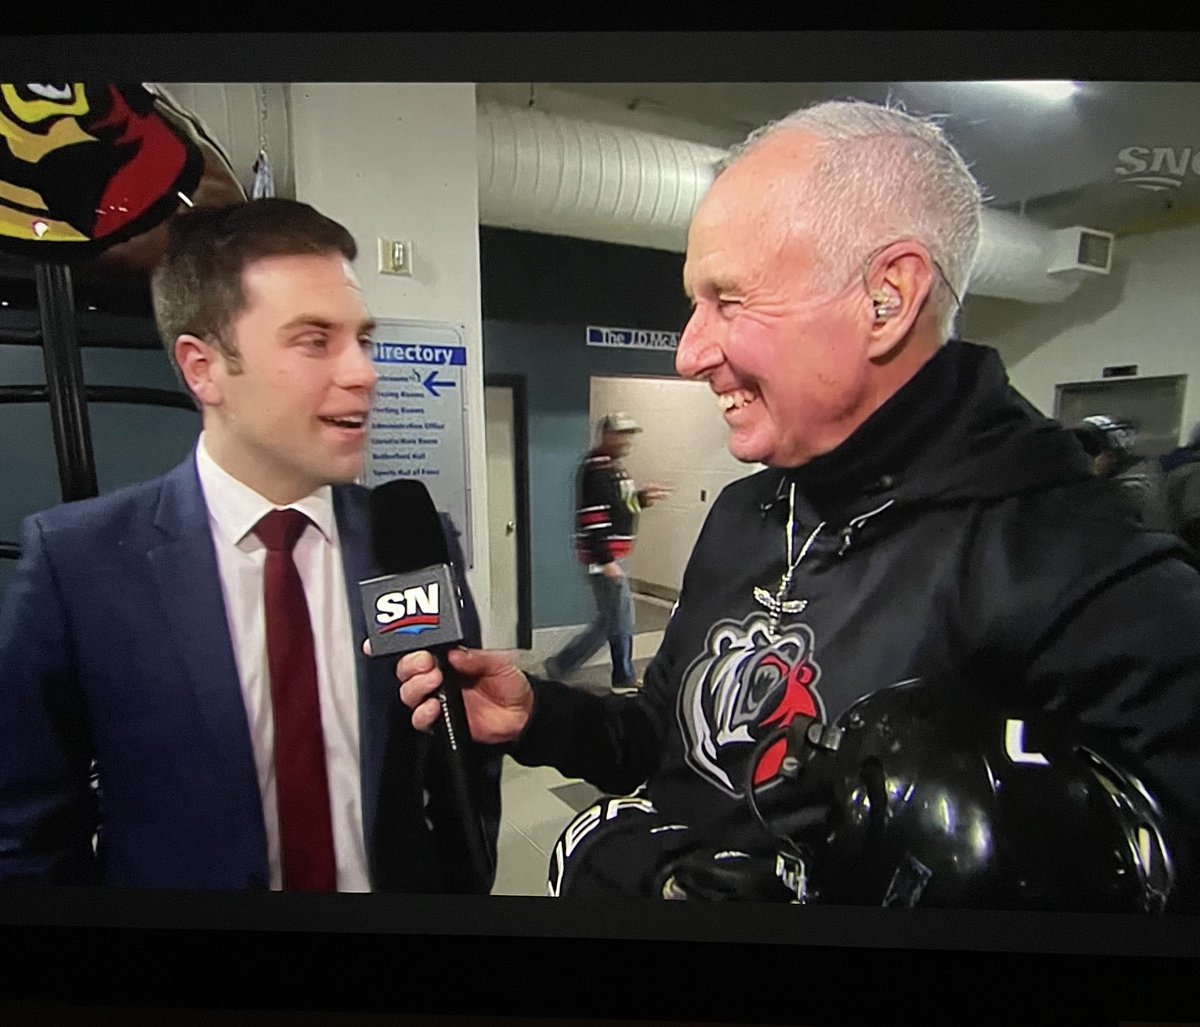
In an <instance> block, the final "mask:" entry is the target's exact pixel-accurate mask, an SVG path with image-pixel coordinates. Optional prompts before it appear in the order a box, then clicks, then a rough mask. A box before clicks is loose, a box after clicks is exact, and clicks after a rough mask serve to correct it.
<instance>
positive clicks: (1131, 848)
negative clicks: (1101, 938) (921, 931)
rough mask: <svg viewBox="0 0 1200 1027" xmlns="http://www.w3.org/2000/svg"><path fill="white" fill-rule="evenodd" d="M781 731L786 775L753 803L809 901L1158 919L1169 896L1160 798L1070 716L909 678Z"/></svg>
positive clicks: (794, 884) (752, 797)
mask: <svg viewBox="0 0 1200 1027" xmlns="http://www.w3.org/2000/svg"><path fill="white" fill-rule="evenodd" d="M786 731H787V737H788V745H787V754H786V756H785V757H784V759H783V761H782V763H781V769H780V779H778V780H777V781H776V782H774V786H773V787H771V788H769V789H767V788H766V787H764V788H763V789H762V790H760V793H756V792H755V791H754V790H753V789H751V790H749V791H748V793H747V796H748V800H749V802H750V803H751V805H752V808H753V810H754V812H755V814H756V815H757V816H758V817H759V819H760V821H761V822H762V823H763V825H764V826H765V827H767V828H768V830H769V831H771V833H772V834H774V835H775V836H776V837H777V838H778V839H779V840H780V842H781V846H780V847H781V859H780V863H779V868H780V869H779V873H780V876H781V877H783V876H785V874H786V878H787V879H788V883H789V885H790V886H791V888H792V890H793V892H794V893H795V894H796V896H797V898H798V899H799V900H800V901H805V902H820V903H831V904H845V905H885V906H889V905H898V906H935V907H966V908H982V909H1028V910H1062V911H1078V912H1088V911H1091V912H1123V911H1128V912H1160V911H1162V910H1163V909H1164V908H1165V906H1166V904H1167V901H1168V898H1169V897H1170V895H1171V892H1172V887H1173V881H1174V874H1173V869H1172V863H1171V858H1170V855H1169V852H1168V849H1167V845H1166V842H1165V840H1164V836H1163V829H1162V813H1161V810H1160V808H1159V804H1158V802H1157V801H1156V800H1155V798H1154V797H1153V796H1152V795H1151V793H1150V792H1149V791H1148V789H1147V788H1146V787H1145V785H1144V784H1143V783H1142V782H1141V781H1139V780H1138V779H1137V778H1136V777H1135V776H1134V775H1132V774H1131V773H1129V772H1128V771H1127V770H1125V769H1122V768H1121V767H1120V766H1119V765H1117V764H1116V763H1114V762H1112V761H1111V760H1110V759H1106V758H1105V757H1104V756H1102V755H1100V754H1099V753H1098V752H1097V751H1095V750H1094V749H1093V748H1089V747H1088V746H1086V745H1083V744H1080V743H1079V742H1078V741H1077V740H1076V739H1077V736H1078V732H1077V731H1076V730H1075V728H1073V727H1072V726H1070V725H1069V724H1067V723H1066V722H1064V721H1059V720H1056V719H1054V718H1052V717H1050V716H1048V715H1045V714H1042V713H1033V712H1027V713H1022V712H1021V711H1020V710H1018V709H1017V708H1016V707H1010V708H1005V707H1003V706H1002V705H999V704H997V703H995V702H992V701H990V700H988V699H987V697H986V696H983V695H981V693H980V692H979V691H978V690H975V689H969V688H967V687H965V686H963V685H953V684H950V683H941V684H935V683H929V682H910V683H905V684H902V685H897V686H893V687H891V688H887V689H883V690H881V691H878V692H875V693H873V694H871V695H869V696H867V697H865V698H863V699H861V700H859V701H858V702H857V703H856V704H855V705H854V706H852V707H851V708H850V709H849V710H847V711H846V713H845V714H844V715H843V716H842V717H840V718H839V719H838V721H837V722H836V724H834V725H832V726H825V725H822V724H821V723H820V722H818V721H815V720H812V719H809V718H797V719H796V720H795V721H793V722H792V724H791V725H790V726H789V727H788V728H787V729H786ZM777 739H778V736H777V735H776V736H775V739H774V740H777ZM770 742H771V739H765V740H764V742H763V743H762V744H763V745H764V746H765V745H767V744H770ZM752 762H753V761H752ZM768 807H769V808H768ZM785 859H786V861H785Z"/></svg>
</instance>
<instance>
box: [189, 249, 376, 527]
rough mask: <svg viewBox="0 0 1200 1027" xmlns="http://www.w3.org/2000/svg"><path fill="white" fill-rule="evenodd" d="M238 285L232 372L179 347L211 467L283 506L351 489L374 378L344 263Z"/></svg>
mask: <svg viewBox="0 0 1200 1027" xmlns="http://www.w3.org/2000/svg"><path fill="white" fill-rule="evenodd" d="M242 285H243V289H244V293H245V297H246V303H245V306H244V307H243V309H242V311H241V312H240V314H238V316H237V317H236V318H235V319H234V321H233V324H232V329H231V335H232V338H231V340H230V341H231V342H232V343H233V345H234V347H235V348H236V351H237V353H238V357H239V358H238V359H237V361H236V363H235V364H233V365H231V363H230V360H229V358H228V357H227V356H226V355H224V354H222V353H221V352H220V351H219V350H218V349H217V348H216V347H214V346H211V345H209V344H208V343H205V342H202V341H200V340H197V339H195V338H191V337H186V336H185V337H181V338H180V340H179V341H178V342H177V343H176V355H177V358H178V360H179V364H180V366H181V368H183V369H184V372H185V374H186V375H187V377H188V383H189V386H190V387H191V388H192V390H193V392H195V393H196V395H197V396H198V398H199V399H200V401H201V402H202V403H203V405H204V427H205V432H206V440H207V444H208V448H209V451H210V453H211V454H212V456H213V459H215V460H216V461H217V463H218V464H220V465H221V466H222V467H223V468H224V469H225V470H226V471H228V472H229V473H230V474H231V475H233V476H234V477H235V478H237V479H238V480H239V481H242V482H244V483H245V484H246V485H249V486H250V487H251V488H253V489H255V490H256V491H257V492H259V493H260V494H261V495H263V496H265V497H266V498H268V499H270V500H271V501H272V502H274V503H277V504H279V505H284V504H286V503H291V502H295V501H296V500H298V499H301V498H303V497H304V496H307V495H309V494H310V493H312V492H313V491H315V490H316V489H318V488H320V487H321V486H322V485H329V484H335V483H341V482H351V481H354V480H355V479H356V478H357V477H358V476H359V475H360V474H361V473H362V470H363V464H364V459H365V452H366V438H367V417H368V413H369V411H370V406H371V399H372V396H373V392H374V388H375V383H376V381H377V378H378V375H377V373H376V371H375V366H374V364H373V362H372V359H371V355H372V348H373V344H372V341H371V332H372V330H373V328H374V324H373V322H372V321H371V318H370V315H369V314H368V311H367V307H366V304H365V302H364V300H363V295H362V290H361V288H360V287H359V284H358V281H357V279H356V278H355V276H354V272H353V271H352V269H351V267H350V264H349V263H348V262H347V261H346V260H345V259H344V258H343V257H342V256H341V255H339V254H324V255H304V256H286V257H268V258H265V259H262V260H257V261H254V262H253V263H251V264H249V265H248V266H247V267H246V269H245V271H244V272H243V274H242Z"/></svg>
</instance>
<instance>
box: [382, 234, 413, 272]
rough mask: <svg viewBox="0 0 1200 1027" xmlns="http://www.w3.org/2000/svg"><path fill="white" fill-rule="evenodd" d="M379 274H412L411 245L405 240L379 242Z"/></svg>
mask: <svg viewBox="0 0 1200 1027" xmlns="http://www.w3.org/2000/svg"><path fill="white" fill-rule="evenodd" d="M379 272H380V274H385V275H411V274H412V243H411V242H409V241H408V240H407V239H383V238H381V239H380V240H379Z"/></svg>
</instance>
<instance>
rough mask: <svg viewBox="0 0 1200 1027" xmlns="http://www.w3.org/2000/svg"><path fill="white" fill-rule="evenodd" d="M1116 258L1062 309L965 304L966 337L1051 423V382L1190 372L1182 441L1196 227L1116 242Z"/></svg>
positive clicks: (1199, 399)
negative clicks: (1110, 374)
mask: <svg viewBox="0 0 1200 1027" xmlns="http://www.w3.org/2000/svg"><path fill="white" fill-rule="evenodd" d="M1113 253H1114V261H1113V265H1114V266H1113V271H1112V273H1111V274H1110V275H1108V276H1106V277H1099V276H1097V277H1096V278H1095V279H1094V280H1091V281H1086V282H1085V283H1084V284H1083V285H1082V286H1081V287H1080V289H1079V290H1078V292H1076V293H1075V294H1074V295H1073V296H1071V297H1069V298H1068V299H1067V300H1066V301H1064V302H1062V303H1058V304H1052V305H1048V306H1040V305H1033V304H1024V303H1013V302H1009V301H1004V300H988V299H982V298H971V299H968V301H967V303H966V305H965V307H964V312H963V319H962V335H963V337H964V338H967V339H970V340H971V341H972V342H982V343H986V344H988V345H991V346H995V347H996V348H997V349H998V350H999V351H1000V354H1001V356H1002V357H1003V359H1004V362H1005V365H1006V366H1007V367H1008V372H1009V378H1010V379H1011V381H1012V383H1013V385H1014V386H1015V387H1016V388H1017V389H1018V390H1019V391H1020V392H1022V393H1023V394H1024V395H1025V397H1026V398H1027V399H1028V400H1029V401H1030V402H1031V403H1033V404H1034V405H1035V406H1037V407H1038V409H1040V410H1041V411H1042V412H1043V413H1046V414H1048V415H1050V416H1053V413H1054V393H1055V386H1056V385H1058V384H1063V383H1067V382H1079V381H1099V380H1101V370H1102V369H1103V368H1104V367H1106V366H1109V365H1112V364H1137V365H1138V377H1152V376H1157V375H1176V374H1183V375H1187V376H1188V387H1187V392H1186V396H1185V399H1184V409H1183V422H1182V425H1181V429H1182V430H1181V434H1182V435H1183V436H1185V437H1186V435H1187V433H1188V430H1189V429H1190V427H1191V426H1192V425H1193V424H1194V423H1196V421H1200V390H1198V389H1197V382H1200V226H1197V225H1188V226H1185V227H1181V228H1175V229H1171V230H1169V231H1162V232H1154V233H1149V234H1146V235H1135V236H1126V237H1123V238H1119V239H1118V240H1117V242H1116V246H1115V249H1114V251H1113Z"/></svg>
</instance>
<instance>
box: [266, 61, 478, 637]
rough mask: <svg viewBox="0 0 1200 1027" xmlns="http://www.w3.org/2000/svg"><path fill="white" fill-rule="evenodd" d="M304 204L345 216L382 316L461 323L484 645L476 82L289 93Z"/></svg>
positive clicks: (312, 87)
mask: <svg viewBox="0 0 1200 1027" xmlns="http://www.w3.org/2000/svg"><path fill="white" fill-rule="evenodd" d="M288 101H289V107H290V121H291V126H292V144H293V156H294V168H295V172H294V173H295V181H296V198H297V199H299V200H302V201H304V202H305V203H311V204H312V205H313V206H314V207H316V208H317V209H318V210H320V211H322V212H323V213H325V214H328V215H329V216H330V217H332V218H335V219H337V220H338V221H341V222H342V223H343V224H344V225H345V226H346V227H347V228H348V229H349V230H350V232H351V234H353V236H354V237H355V239H356V240H357V241H358V245H359V251H360V252H359V258H358V262H357V270H358V274H359V278H360V279H361V281H362V285H363V291H364V293H365V295H366V300H367V304H368V306H369V307H370V308H371V312H372V313H373V314H374V315H375V316H376V317H377V318H407V319H414V320H421V321H443V322H450V323H453V324H460V325H463V326H464V327H465V330H464V337H465V342H466V347H467V368H466V374H465V386H466V390H467V437H468V443H467V451H468V464H469V466H468V476H469V477H470V478H471V479H472V482H473V483H476V482H477V483H478V484H475V485H474V487H472V490H471V503H470V519H471V527H472V535H473V538H474V567H473V568H472V570H471V571H470V572H469V573H468V575H467V577H468V584H469V586H470V588H471V591H472V593H473V594H474V596H475V598H476V602H477V603H478V605H479V608H480V613H481V615H482V617H483V620H484V642H485V644H486V643H488V641H489V639H490V635H491V626H490V624H489V623H488V608H489V603H488V602H487V598H488V595H489V592H490V587H489V586H490V582H489V572H488V533H487V495H486V488H485V487H484V484H483V483H484V480H485V477H486V459H485V450H484V431H483V422H484V419H483V351H482V342H481V315H480V295H479V202H478V160H477V157H476V152H475V146H476V143H475V131H476V129H475V87H474V85H473V84H471V83H449V84H441V83H437V84H423V83H367V82H356V83H309V84H304V83H297V84H292V85H290V86H288ZM381 236H382V237H384V238H389V239H405V240H409V241H410V242H411V243H412V246H413V276H412V277H397V276H394V275H383V274H380V273H379V272H378V256H377V253H378V242H377V240H378V238H379V237H381Z"/></svg>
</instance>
